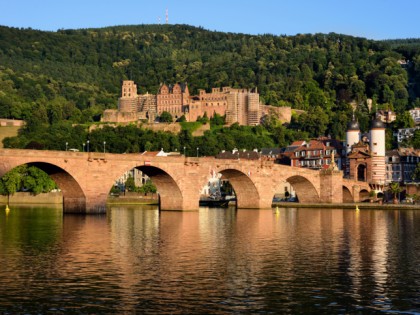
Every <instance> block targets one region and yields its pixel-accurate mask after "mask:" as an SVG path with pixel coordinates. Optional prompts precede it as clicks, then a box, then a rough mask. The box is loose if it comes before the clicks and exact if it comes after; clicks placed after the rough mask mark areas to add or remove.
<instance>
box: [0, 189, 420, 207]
mask: <svg viewBox="0 0 420 315" xmlns="http://www.w3.org/2000/svg"><path fill="white" fill-rule="evenodd" d="M158 203H159V201H158V199H157V196H156V195H153V196H144V195H141V194H138V193H127V194H126V195H125V196H124V195H121V196H109V197H108V199H107V204H109V205H157V204H158ZM0 204H3V205H6V204H7V196H2V195H0ZM9 204H11V205H13V204H32V205H34V204H54V205H61V204H63V195H62V193H61V192H50V193H46V194H39V195H36V196H35V195H32V194H31V193H28V192H19V193H15V194H14V195H12V196H10V197H9ZM356 205H357V207H358V209H359V210H420V204H415V205H413V204H406V203H404V204H391V203H386V204H379V203H367V202H366V203H365V202H360V203H340V204H336V203H335V204H331V203H318V204H314V203H298V202H273V204H272V207H273V208H276V207H278V208H313V209H349V210H355V209H356Z"/></svg>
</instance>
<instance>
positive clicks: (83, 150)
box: [82, 142, 86, 152]
mask: <svg viewBox="0 0 420 315" xmlns="http://www.w3.org/2000/svg"><path fill="white" fill-rule="evenodd" d="M85 145H86V143H84V142H83V149H82V152H85Z"/></svg>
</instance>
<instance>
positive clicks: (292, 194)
mask: <svg viewBox="0 0 420 315" xmlns="http://www.w3.org/2000/svg"><path fill="white" fill-rule="evenodd" d="M275 188H276V190H275V193H274V196H273V203H276V202H298V199H297V196H296V191H295V189H294V187H293V186H292V184H291V183H290V182H288V181H283V182H280V183H279V184H278V185H277V186H276V187H275Z"/></svg>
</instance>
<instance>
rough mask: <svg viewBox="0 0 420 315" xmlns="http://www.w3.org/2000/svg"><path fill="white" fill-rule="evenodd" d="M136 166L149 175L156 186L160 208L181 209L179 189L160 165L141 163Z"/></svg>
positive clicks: (181, 202) (181, 199) (181, 200)
mask: <svg viewBox="0 0 420 315" xmlns="http://www.w3.org/2000/svg"><path fill="white" fill-rule="evenodd" d="M137 168H138V169H140V170H141V171H142V172H143V173H144V174H146V175H147V176H148V177H150V179H151V181H152V183H153V184H154V185H155V186H156V188H157V190H158V192H159V197H160V205H161V207H162V208H164V209H178V210H180V209H182V206H183V196H182V193H181V190H180V188H179V186H178V184H177V183H176V181H175V180H174V179H173V177H172V176H171V175H170V174H168V173H167V172H165V171H164V170H163V169H162V168H160V167H154V166H147V165H143V166H138V167H137Z"/></svg>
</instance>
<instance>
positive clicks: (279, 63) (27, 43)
mask: <svg viewBox="0 0 420 315" xmlns="http://www.w3.org/2000/svg"><path fill="white" fill-rule="evenodd" d="M419 43H420V41H419V40H415V39H413V40H403V41H382V42H379V41H372V40H367V39H365V38H357V37H351V36H346V35H341V34H335V33H330V34H313V35H311V34H299V35H296V36H274V35H245V34H233V33H221V32H211V31H207V30H204V29H202V28H196V27H191V26H187V25H138V26H119V27H109V28H102V29H82V30H59V31H57V32H42V31H36V30H32V29H17V28H10V27H3V26H0V117H5V118H15V119H25V120H26V121H27V125H26V127H25V129H24V130H23V132H22V133H21V134H20V135H19V137H17V138H8V139H5V140H4V145H5V147H9V148H36V149H49V150H51V149H58V150H63V149H65V143H66V142H68V147H69V148H77V149H79V150H82V149H83V143H86V141H87V140H88V133H87V128H83V127H79V128H78V129H76V128H72V127H71V124H74V123H77V124H90V123H92V122H97V121H99V120H100V115H101V114H102V112H103V110H104V109H107V108H116V106H117V99H118V96H119V92H120V86H121V80H123V79H132V80H134V81H135V82H137V84H138V88H139V91H138V92H139V93H146V92H149V93H156V92H157V89H158V87H159V84H160V83H162V82H167V83H175V82H188V85H189V89H190V93H191V94H197V93H198V89H207V90H209V89H210V88H211V87H220V86H232V87H238V88H239V87H241V88H255V87H257V88H258V92H259V93H260V96H261V99H262V100H263V102H264V103H266V104H271V105H274V106H291V107H292V108H295V109H301V110H305V111H307V112H306V113H305V114H303V115H301V116H300V117H295V118H294V119H293V120H292V123H291V124H290V125H289V126H283V127H284V128H283V127H280V126H279V125H278V124H277V123H275V124H271V123H268V124H267V125H265V126H264V127H265V128H264V129H265V130H259V129H258V128H255V129H252V128H250V129H246V128H245V129H244V128H240V127H238V126H232V127H231V128H230V129H227V130H225V131H224V130H219V127H220V126H222V125H223V124H224V121H222V119H221V117H219V116H218V115H215V116H214V117H213V118H212V119H211V120H210V123H211V126H212V131H211V132H210V133H207V134H205V135H204V136H203V137H199V138H196V139H193V138H192V137H191V136H190V134H188V132H187V133H185V132H183V133H182V134H181V135H179V137H177V136H174V135H168V134H166V133H157V134H156V135H155V134H154V133H152V132H150V131H145V130H141V129H140V130H134V129H136V128H134V127H126V128H122V127H118V128H116V129H114V128H104V129H103V130H100V129H97V130H95V131H93V132H92V134H91V135H90V136H89V141H90V150H95V151H102V150H103V142H104V141H105V142H106V151H107V152H119V153H122V152H140V151H143V150H147V151H150V150H160V149H161V148H163V149H165V150H171V149H174V148H177V149H178V150H179V149H180V148H182V147H183V146H186V147H187V150H186V151H187V152H188V154H190V155H195V154H196V148H197V147H200V154H202V155H209V154H212V153H214V152H216V151H217V150H219V149H233V148H234V147H238V148H249V149H251V148H254V147H261V146H266V145H267V146H269V145H279V144H281V145H284V144H288V143H290V141H293V139H295V138H296V137H317V136H322V135H331V136H332V137H338V138H343V137H344V134H345V126H346V124H347V122H348V120H349V119H350V118H351V109H350V108H349V105H348V104H349V103H350V102H353V101H354V102H355V103H356V105H357V109H356V116H357V118H358V120H359V123H360V126H361V129H362V131H363V132H365V131H367V130H368V126H369V121H370V119H371V116H372V111H375V110H376V109H388V108H389V109H394V110H395V111H397V112H398V113H400V112H403V111H404V110H406V109H408V108H411V107H414V106H419V104H420V98H419V97H420V44H419ZM404 60H405V61H406V63H405V64H403V65H401V64H400V63H399V62H400V61H404ZM409 83H410V84H409ZM366 98H371V99H373V102H374V106H373V108H372V111H369V110H368V109H367V108H366V106H365V105H364V104H365V101H366ZM200 121H201V122H202V123H207V122H208V118H206V117H202V118H201V119H200ZM111 129H112V130H111ZM86 148H87V147H86Z"/></svg>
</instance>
